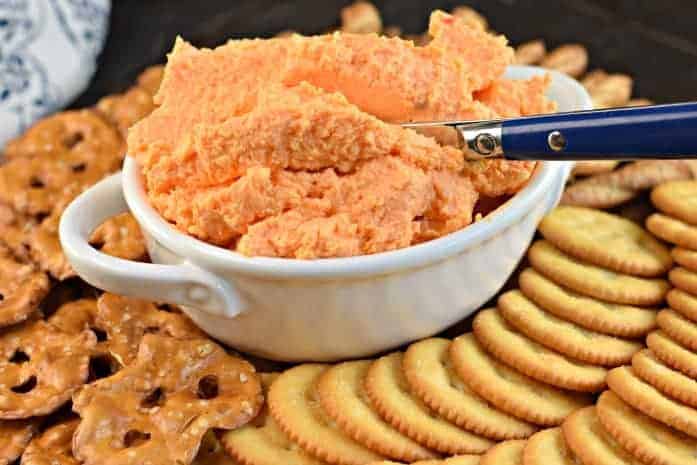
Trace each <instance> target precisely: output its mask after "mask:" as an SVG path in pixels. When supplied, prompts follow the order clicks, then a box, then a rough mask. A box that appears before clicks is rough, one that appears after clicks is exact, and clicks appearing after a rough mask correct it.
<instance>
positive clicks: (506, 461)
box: [479, 439, 527, 465]
mask: <svg viewBox="0 0 697 465" xmlns="http://www.w3.org/2000/svg"><path fill="white" fill-rule="evenodd" d="M526 444H527V441H526V440H524V439H511V440H508V441H503V442H500V443H498V444H496V445H495V446H494V447H492V448H491V449H489V450H488V451H486V453H485V454H484V455H482V458H481V460H480V461H479V465H521V464H522V463H523V449H524V448H525V445H526Z"/></svg>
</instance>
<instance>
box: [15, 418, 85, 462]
mask: <svg viewBox="0 0 697 465" xmlns="http://www.w3.org/2000/svg"><path fill="white" fill-rule="evenodd" d="M78 423H79V420H78V419H76V418H75V419H71V420H67V421H63V422H60V423H57V424H55V425H53V426H51V427H49V428H48V429H47V430H46V431H44V432H43V433H41V435H40V436H38V437H35V438H34V439H32V441H31V442H30V443H29V446H27V449H26V450H25V451H24V454H22V465H79V463H80V462H78V461H77V459H75V457H73V451H72V441H73V433H74V432H75V429H76V428H77V425H78Z"/></svg>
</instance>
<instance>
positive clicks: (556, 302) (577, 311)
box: [518, 268, 656, 338]
mask: <svg viewBox="0 0 697 465" xmlns="http://www.w3.org/2000/svg"><path fill="white" fill-rule="evenodd" d="M518 283H519V286H520V290H521V291H522V292H523V294H525V296H526V297H527V298H528V299H530V300H532V301H533V302H535V303H536V304H537V305H539V306H540V307H542V308H543V309H544V310H546V311H547V312H549V313H552V314H554V315H556V316H558V317H559V318H562V319H564V320H566V321H571V322H574V323H576V324H578V325H581V326H583V327H584V328H588V329H590V330H592V331H597V332H599V333H603V334H608V335H610V336H619V337H628V338H633V337H640V336H644V335H646V334H647V333H648V332H649V331H651V330H652V329H653V328H655V327H656V311H655V310H652V309H648V308H641V307H633V306H631V305H618V304H611V303H608V302H603V301H600V300H597V299H594V298H592V297H586V296H584V295H581V294H578V293H576V292H574V291H572V290H570V289H565V288H563V287H561V286H559V285H557V284H556V283H554V282H553V281H550V280H549V279H547V278H545V277H544V276H542V275H541V274H539V273H538V272H537V271H535V270H534V269H532V268H527V269H525V270H524V271H523V272H522V273H521V274H520V276H519V277H518Z"/></svg>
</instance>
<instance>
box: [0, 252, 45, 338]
mask: <svg viewBox="0 0 697 465" xmlns="http://www.w3.org/2000/svg"><path fill="white" fill-rule="evenodd" d="M49 288H50V285H49V282H48V277H47V276H46V274H45V273H43V272H41V271H39V270H37V269H36V268H35V267H34V265H31V264H27V263H21V262H19V261H17V260H16V259H15V258H14V257H13V256H12V254H11V253H10V251H9V250H8V249H6V248H5V247H2V246H0V327H4V326H9V325H14V324H17V323H20V322H22V321H24V320H26V319H27V318H29V317H30V316H31V315H32V314H34V313H35V312H36V310H37V309H38V305H39V302H41V300H42V299H43V298H44V297H45V296H46V294H48V290H49Z"/></svg>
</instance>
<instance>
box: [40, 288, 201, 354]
mask: <svg viewBox="0 0 697 465" xmlns="http://www.w3.org/2000/svg"><path fill="white" fill-rule="evenodd" d="M48 321H49V323H51V324H53V325H54V326H56V327H58V328H60V329H61V330H63V331H65V332H68V333H78V332H80V331H84V330H86V329H90V330H92V331H94V332H96V333H98V338H97V339H98V343H97V347H96V350H95V353H96V354H98V355H100V354H109V355H110V356H111V357H113V358H114V359H115V360H116V362H118V363H119V364H120V366H125V365H128V364H130V363H131V362H132V361H133V360H134V359H135V357H136V354H137V353H138V346H139V345H140V341H141V340H142V339H143V336H144V335H145V334H160V335H166V336H171V337H174V338H182V339H186V338H188V339H191V338H200V337H203V333H202V332H201V331H200V330H199V329H198V328H197V327H196V326H195V325H194V324H193V323H192V322H191V321H190V320H189V319H187V318H186V317H185V316H184V315H182V314H178V313H172V312H168V311H166V310H161V309H159V308H158V307H157V306H156V305H155V304H153V303H152V302H148V301H146V300H141V299H134V298H130V297H123V296H119V295H116V294H110V293H104V294H102V295H101V296H100V297H99V299H98V300H94V299H81V300H78V301H75V302H69V303H67V304H65V305H63V306H62V307H61V308H59V309H58V310H57V311H56V312H55V313H54V314H53V315H52V316H51V317H50V318H49V320H48Z"/></svg>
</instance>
